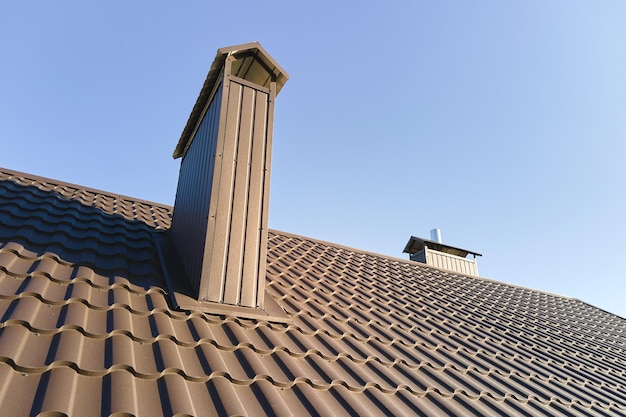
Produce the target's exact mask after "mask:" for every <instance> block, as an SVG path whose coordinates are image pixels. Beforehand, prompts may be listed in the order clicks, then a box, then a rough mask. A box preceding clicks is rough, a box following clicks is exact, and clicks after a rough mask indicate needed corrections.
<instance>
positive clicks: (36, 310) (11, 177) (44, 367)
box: [0, 169, 626, 416]
mask: <svg viewBox="0 0 626 417" xmlns="http://www.w3.org/2000/svg"><path fill="white" fill-rule="evenodd" d="M170 212H171V209H170V208H169V207H166V206H162V205H158V204H153V203H148V202H144V201H134V200H132V199H130V198H127V197H123V196H117V195H112V194H109V193H104V192H99V191H96V190H90V189H86V188H83V187H78V186H73V185H69V184H62V183H59V182H55V181H52V180H46V179H42V178H37V177H33V176H28V175H26V174H21V173H16V172H13V171H8V170H3V169H0V320H1V325H0V409H2V410H3V413H4V414H5V415H38V414H43V413H48V412H50V413H51V412H56V413H57V414H54V415H63V414H65V415H81V416H90V415H94V416H100V415H111V414H116V413H125V414H123V415H135V416H159V415H181V416H182V415H198V416H200V415H202V416H204V415H250V416H253V415H255V416H256V415H299V414H301V415H308V414H312V415H354V416H356V415H359V416H366V415H429V416H431V415H467V414H482V415H489V414H493V415H584V416H587V415H600V416H618V415H626V338H625V332H626V320H624V319H622V318H620V317H617V316H615V315H612V314H610V313H607V312H604V311H602V310H600V309H597V308H595V307H592V306H589V305H588V304H585V303H583V302H580V301H578V300H574V299H569V298H564V297H559V296H555V295H551V294H546V293H542V292H538V291H534V290H529V289H525V288H520V287H515V286H511V285H507V284H503V283H499V282H495V281H490V280H485V279H480V278H477V277H466V276H462V275H458V274H453V273H448V272H445V271H441V270H437V269H434V268H430V267H428V266H425V265H421V264H418V263H415V262H410V261H403V260H399V259H394V258H389V257H385V256H380V255H375V254H371V253H366V252H362V251H358V250H354V249H349V248H345V247H340V246H337V245H334V244H330V243H325V242H320V241H316V240H312V239H308V238H304V237H299V236H294V235H290V234H286V233H281V232H275V231H273V232H270V239H269V247H268V267H267V273H268V277H267V278H268V281H267V282H268V284H267V290H268V293H269V294H271V296H272V297H273V298H274V299H275V300H276V301H277V303H278V304H279V305H280V306H281V307H282V308H283V309H284V310H285V311H286V313H287V314H288V315H289V316H290V317H291V320H290V321H289V322H288V323H272V322H268V321H260V320H254V319H242V318H236V317H228V316H224V315H212V314H209V313H204V312H201V311H192V312H189V311H176V310H174V309H173V308H172V307H171V306H170V304H169V300H168V295H167V291H166V285H165V283H164V281H163V275H162V271H161V265H160V263H159V257H158V253H157V250H156V248H155V244H154V238H155V236H162V233H164V232H163V230H166V229H167V228H168V222H169V215H170ZM59 413H60V414H59ZM50 415H52V414H50ZM120 415H121V414H120Z"/></svg>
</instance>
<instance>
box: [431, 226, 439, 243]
mask: <svg viewBox="0 0 626 417" xmlns="http://www.w3.org/2000/svg"><path fill="white" fill-rule="evenodd" d="M430 240H432V241H433V242H437V243H442V242H441V230H439V229H431V231H430Z"/></svg>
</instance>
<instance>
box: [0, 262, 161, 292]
mask: <svg viewBox="0 0 626 417" xmlns="http://www.w3.org/2000/svg"><path fill="white" fill-rule="evenodd" d="M0 271H2V272H3V273H5V274H6V275H7V276H9V277H11V278H12V279H15V280H20V281H23V280H26V279H29V278H36V277H45V278H46V279H47V280H49V281H50V282H52V283H55V284H58V285H59V286H62V287H70V286H76V285H77V284H85V285H89V286H90V287H91V288H93V289H96V290H99V291H102V292H104V291H111V290H116V289H120V290H125V291H128V292H129V293H130V294H132V295H134V296H138V297H143V296H146V295H155V294H159V295H163V296H167V292H166V291H164V290H163V289H162V288H161V287H157V286H151V287H150V288H148V289H145V288H143V287H139V286H137V288H132V287H131V286H130V285H128V284H123V283H119V282H114V283H112V284H109V285H99V284H96V283H94V282H93V281H92V280H91V279H89V278H83V277H80V276H77V277H76V278H71V279H57V278H54V277H53V276H51V275H50V273H48V272H44V271H36V270H35V271H33V272H30V273H26V274H17V273H14V272H11V271H7V270H6V269H5V268H4V267H3V266H0ZM1 296H7V294H4V295H0V297H1Z"/></svg>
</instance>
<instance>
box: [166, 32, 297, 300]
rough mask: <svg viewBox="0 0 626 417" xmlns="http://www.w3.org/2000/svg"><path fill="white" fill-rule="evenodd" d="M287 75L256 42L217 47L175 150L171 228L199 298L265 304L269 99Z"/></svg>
mask: <svg viewBox="0 0 626 417" xmlns="http://www.w3.org/2000/svg"><path fill="white" fill-rule="evenodd" d="M288 78H289V76H288V75H287V73H286V72H285V71H284V70H283V69H282V68H281V67H280V66H279V65H278V64H277V63H276V62H275V61H274V60H273V59H272V58H271V57H270V55H269V54H268V53H267V52H266V51H265V50H264V49H263V48H262V47H261V45H260V44H258V43H257V42H253V43H249V44H245V45H237V46H231V47H227V48H220V49H218V51H217V55H216V57H215V60H214V61H213V64H212V65H211V69H210V71H209V74H208V75H207V78H206V81H205V82H204V86H203V87H202V90H201V92H200V95H199V97H198V100H197V102H196V104H195V106H194V108H193V110H192V112H191V115H190V116H189V120H188V121H187V125H186V126H185V129H184V130H183V133H182V135H181V138H180V140H179V142H178V145H177V146H176V149H175V151H174V158H179V157H182V161H181V166H180V175H179V179H178V188H177V191H176V201H175V204H174V214H173V218H172V227H171V232H170V233H171V237H172V240H173V242H174V245H175V246H176V249H177V251H178V254H179V256H180V259H181V261H182V264H183V266H184V267H185V270H186V273H187V276H188V278H189V280H190V282H191V284H192V287H193V288H194V289H195V290H196V291H197V296H198V299H199V300H201V301H209V302H214V303H221V304H228V305H234V306H243V307H250V308H263V307H264V293H265V267H266V252H267V239H268V232H267V223H268V204H269V185H270V166H271V149H272V124H273V118H274V99H275V97H276V95H277V94H278V92H279V91H280V90H281V88H282V87H283V85H284V84H285V82H286V81H287V79H288Z"/></svg>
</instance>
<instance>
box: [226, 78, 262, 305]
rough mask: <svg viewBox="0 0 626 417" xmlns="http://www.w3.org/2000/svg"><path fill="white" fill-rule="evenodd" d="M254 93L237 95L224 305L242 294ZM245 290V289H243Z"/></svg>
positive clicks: (237, 298) (249, 90)
mask: <svg viewBox="0 0 626 417" xmlns="http://www.w3.org/2000/svg"><path fill="white" fill-rule="evenodd" d="M255 95H256V92H255V90H253V89H251V88H249V87H243V88H242V94H241V96H240V103H239V114H238V117H237V122H238V125H239V126H238V129H237V130H238V135H237V138H236V140H237V147H236V154H235V176H234V178H233V180H234V183H233V206H232V207H233V208H232V216H231V229H230V230H231V232H230V237H229V242H228V260H227V264H226V281H225V287H224V302H225V303H227V304H235V305H237V304H239V302H240V299H241V291H242V288H243V287H242V284H241V279H242V272H243V258H244V244H245V241H246V238H247V236H246V234H245V232H246V220H247V215H248V213H247V207H248V195H249V186H250V158H251V156H252V152H251V151H252V133H253V131H252V124H253V123H254V100H255ZM244 291H245V289H244Z"/></svg>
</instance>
